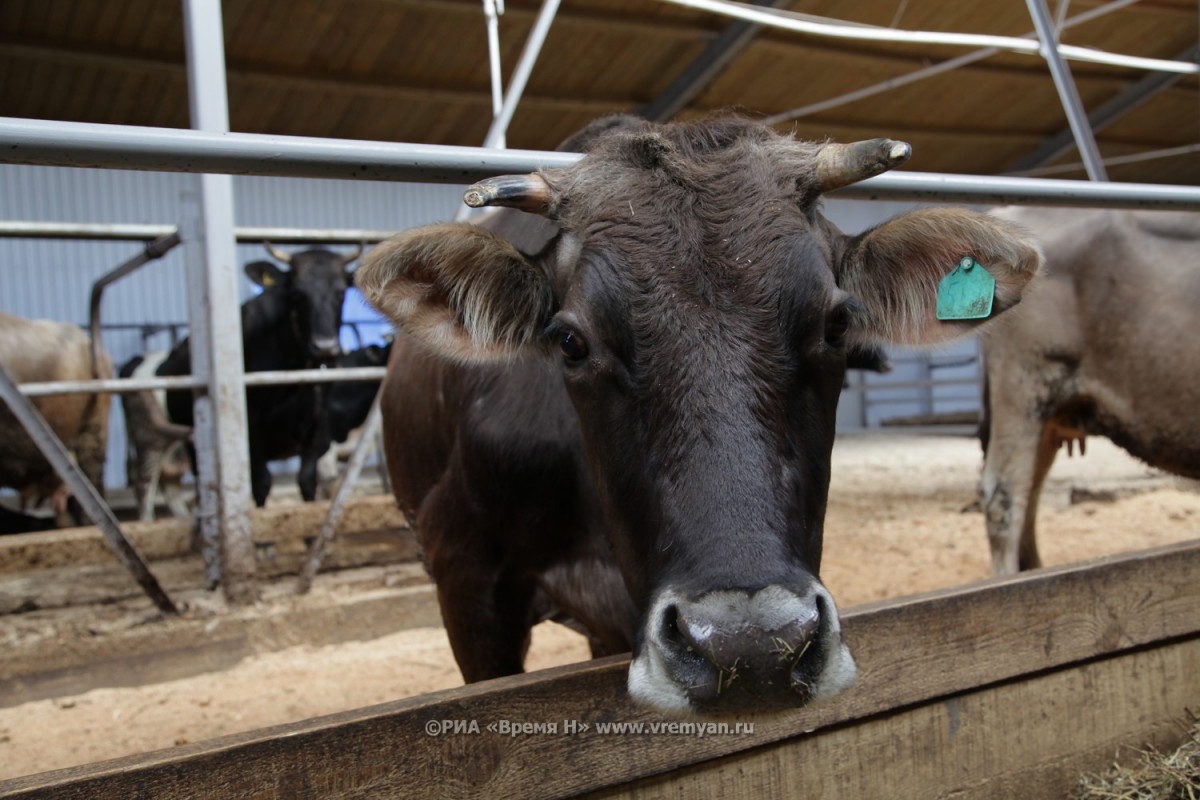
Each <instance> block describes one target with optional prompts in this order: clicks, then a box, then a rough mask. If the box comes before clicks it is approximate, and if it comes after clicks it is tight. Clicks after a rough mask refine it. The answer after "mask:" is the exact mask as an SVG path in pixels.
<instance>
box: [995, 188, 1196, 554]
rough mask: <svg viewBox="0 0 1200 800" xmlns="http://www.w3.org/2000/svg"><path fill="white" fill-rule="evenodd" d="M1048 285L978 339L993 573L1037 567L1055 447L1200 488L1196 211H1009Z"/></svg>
mask: <svg viewBox="0 0 1200 800" xmlns="http://www.w3.org/2000/svg"><path fill="white" fill-rule="evenodd" d="M993 214H994V215H995V216H996V218H998V219H1003V220H1005V221H1007V222H1014V223H1018V224H1020V225H1022V226H1024V227H1025V228H1027V229H1028V230H1030V231H1031V232H1033V233H1034V234H1036V235H1037V236H1038V238H1039V239H1040V240H1041V242H1042V246H1043V248H1044V250H1045V254H1046V269H1045V271H1044V277H1042V278H1040V279H1039V280H1038V281H1037V282H1036V283H1035V284H1033V285H1032V286H1031V287H1030V288H1029V291H1027V292H1026V293H1025V296H1024V299H1023V300H1022V302H1021V305H1020V306H1019V307H1018V308H1016V309H1015V310H1014V311H1013V312H1012V313H1010V314H1006V315H1005V316H1004V318H1003V319H1002V320H1000V321H998V322H997V323H996V324H995V325H994V326H992V327H991V328H989V329H988V330H987V331H986V332H985V333H984V335H983V337H982V341H983V353H984V364H985V370H986V376H985V377H986V384H985V385H986V389H985V404H984V409H985V419H984V420H983V425H982V426H981V433H982V435H983V443H984V453H985V456H984V467H983V476H982V479H981V481H980V502H981V504H982V506H983V510H984V513H985V515H986V518H987V533H988V540H989V542H990V545H991V551H992V567H993V570H994V571H995V572H996V574H1000V575H1008V574H1013V573H1016V572H1017V571H1019V570H1023V569H1032V568H1034V567H1038V566H1041V558H1040V557H1039V555H1038V549H1037V535H1036V531H1035V529H1034V525H1035V522H1036V517H1037V507H1038V498H1039V497H1040V495H1041V491H1042V484H1043V482H1044V481H1045V479H1046V475H1047V473H1049V471H1050V467H1051V466H1052V465H1053V463H1054V458H1055V455H1056V453H1057V452H1058V450H1059V448H1060V446H1062V445H1067V446H1068V448H1070V447H1073V444H1074V443H1075V442H1077V441H1078V442H1079V443H1080V445H1081V448H1082V443H1083V440H1084V439H1085V438H1086V437H1087V436H1089V435H1091V436H1107V437H1108V438H1109V439H1111V440H1112V441H1113V442H1114V443H1115V444H1117V445H1119V446H1120V447H1122V448H1124V449H1125V450H1127V451H1128V452H1129V453H1130V454H1131V455H1133V456H1136V457H1137V458H1140V459H1142V460H1143V461H1145V462H1146V463H1147V464H1149V465H1150V466H1152V467H1157V468H1159V469H1163V470H1167V471H1169V472H1174V473H1176V474H1178V475H1183V476H1186V477H1189V478H1200V382H1198V381H1197V377H1198V376H1200V345H1198V344H1197V340H1196V332H1197V320H1198V319H1200V315H1198V312H1197V309H1198V308H1200V214H1195V213H1188V212H1133V211H1115V210H1114V211H1107V210H1105V211H1101V210H1096V211H1083V210H1067V209H1049V208H1005V209H997V210H995V211H993Z"/></svg>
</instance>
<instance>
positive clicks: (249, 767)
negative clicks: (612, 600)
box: [0, 542, 1200, 800]
mask: <svg viewBox="0 0 1200 800" xmlns="http://www.w3.org/2000/svg"><path fill="white" fill-rule="evenodd" d="M1197 576H1200V542H1191V543H1186V544H1181V545H1173V546H1169V547H1164V548H1159V549H1156V550H1153V551H1146V552H1144V553H1140V554H1135V555H1132V556H1127V557H1123V558H1110V559H1103V560H1100V561H1097V562H1091V563H1090V564H1086V565H1075V566H1069V567H1061V568H1056V569H1048V570H1042V571H1039V572H1036V573H1034V574H1032V575H1030V576H1028V577H1019V578H1012V579H1004V580H994V581H987V582H983V583H981V584H977V585H974V586H968V587H963V588H960V589H954V590H947V591H941V592H935V593H931V594H929V595H925V596H922V597H918V598H913V599H908V600H902V601H894V602H887V603H880V604H875V605H872V606H869V607H864V608H862V609H857V610H855V611H854V612H852V613H849V614H847V615H845V626H846V638H847V640H848V641H849V643H850V645H851V649H852V651H853V652H854V653H855V656H856V658H857V659H858V661H859V665H860V670H861V674H860V678H859V681H858V683H857V685H856V686H855V687H854V688H852V689H851V690H850V691H848V692H847V693H845V694H844V695H842V696H841V697H839V698H836V699H834V700H832V701H830V702H828V703H825V704H823V705H817V706H813V707H810V708H806V709H801V710H798V711H795V712H788V713H779V714H772V715H759V716H755V717H749V716H747V717H745V718H742V719H738V720H734V721H735V722H736V721H741V722H753V723H754V730H753V733H751V734H746V733H742V734H740V735H725V736H704V737H702V738H700V737H697V736H686V735H678V733H674V734H672V733H670V732H667V733H661V732H660V733H658V734H645V735H637V736H635V735H612V734H611V733H605V732H603V731H601V729H600V727H599V726H600V725H601V724H602V723H612V722H641V723H656V722H657V723H662V722H664V721H665V720H664V719H663V718H661V717H659V716H657V715H654V714H651V713H648V712H646V711H644V710H642V709H639V708H637V707H634V706H633V705H632V704H631V703H630V701H629V700H628V697H627V695H626V693H625V688H624V684H625V671H626V667H627V661H626V660H625V659H624V658H623V657H616V658H611V659H603V660H599V661H595V662H591V663H588V664H584V665H578V666H574V667H564V668H560V669H556V670H548V671H546V672H543V673H539V674H536V675H521V676H514V677H511V678H505V679H501V680H498V681H492V682H489V683H484V684H476V685H474V686H469V687H463V688H460V689H454V690H450V691H447V692H439V693H434V694H430V695H426V696H423V697H419V698H412V699H408V700H402V701H397V702H395V703H389V704H384V705H380V706H375V707H372V708H369V709H360V710H357V711H353V712H347V713H344V714H338V715H333V716H329V717H324V718H320V719H314V720H307V721H305V722H301V723H296V724H293V725H287V726H282V727H278V728H273V729H267V730H263V731H257V732H253V733H249V734H243V735H239V736H231V737H227V738H223V739H218V740H214V741H212V742H207V743H199V744H195V745H188V746H184V747H181V748H177V749H174V750H169V751H160V752H158V753H153V754H147V755H144V756H140V757H134V758H128V759H121V760H117V761H111V762H106V763H104V764H98V765H92V766H88V767H82V768H77V769H71V770H64V771H61V772H57V773H46V774H45V775H41V776H32V777H28V778H22V779H18V780H16V781H12V782H10V783H8V784H0V798H2V797H55V798H84V797H87V798H110V797H111V798H118V797H120V798H126V797H155V798H164V800H165V799H166V798H174V797H194V796H198V795H201V796H203V795H213V796H238V797H245V798H271V797H291V796H298V795H304V796H311V797H333V798H337V797H388V796H393V795H405V796H420V797H480V796H497V797H498V796H523V797H531V798H533V797H562V796H569V795H575V794H579V793H583V792H587V791H594V790H597V789H602V788H605V787H609V786H615V785H621V784H624V783H628V782H630V781H632V780H636V779H639V778H643V777H647V776H651V775H657V774H660V773H663V772H667V771H669V770H672V769H678V768H680V767H685V766H688V765H692V764H696V763H699V762H702V761H706V760H710V759H713V758H719V757H723V756H727V755H729V754H731V753H735V752H739V751H744V750H749V749H751V748H755V747H760V746H763V745H768V744H771V743H774V742H777V741H781V740H784V739H789V738H792V737H796V736H800V735H802V734H805V733H806V732H808V731H813V730H818V729H824V728H829V727H831V726H834V725H838V724H843V723H847V722H851V721H854V720H862V719H868V718H871V717H873V716H876V715H879V714H885V713H888V712H890V711H892V710H893V709H900V708H904V707H906V706H911V705H914V704H925V703H929V702H931V701H933V700H936V699H938V698H946V697H952V696H954V695H958V694H960V693H962V692H966V691H972V690H975V689H976V688H978V687H980V686H988V685H991V684H995V683H999V682H1003V681H1009V680H1012V679H1014V678H1018V677H1020V676H1022V675H1033V674H1036V673H1039V672H1041V671H1044V670H1051V669H1057V668H1063V667H1067V666H1070V665H1074V664H1079V663H1082V662H1087V661H1090V660H1094V659H1096V658H1099V657H1103V656H1106V655H1109V654H1113V653H1120V652H1123V651H1127V650H1131V649H1135V648H1139V647H1142V646H1145V645H1149V644H1153V643H1155V642H1161V641H1165V640H1170V639H1172V638H1177V637H1183V638H1186V637H1195V636H1196V635H1197V634H1200V580H1197ZM444 720H448V721H451V723H452V724H458V725H459V732H458V733H454V732H453V730H451V731H447V732H445V735H438V736H430V735H428V733H427V729H426V726H427V725H431V724H436V725H437V726H438V727H437V728H436V729H437V731H438V732H439V733H442V729H441V727H440V726H441V723H440V722H439V721H444ZM506 722H510V723H511V722H517V723H542V724H543V725H551V724H554V725H556V726H557V731H556V732H550V731H548V730H547V731H545V732H542V733H530V734H528V735H517V736H512V735H506V734H505V733H504V728H503V725H504V723H506ZM472 723H474V725H476V726H478V732H475V730H474V729H473V728H472ZM489 725H492V726H493V728H494V730H493V731H489V730H488V727H487V726H489ZM583 725H586V726H587V728H586V730H584V729H583V728H582V726H583ZM463 726H465V731H464V728H463ZM567 728H570V730H569V731H568V730H567Z"/></svg>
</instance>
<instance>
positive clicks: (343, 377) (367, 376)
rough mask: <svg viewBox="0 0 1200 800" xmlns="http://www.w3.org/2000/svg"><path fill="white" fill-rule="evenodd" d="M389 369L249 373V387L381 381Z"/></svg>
mask: <svg viewBox="0 0 1200 800" xmlns="http://www.w3.org/2000/svg"><path fill="white" fill-rule="evenodd" d="M386 376H387V367H335V368H332V369H299V370H278V371H274V372H247V373H246V385H247V386H277V385H279V384H285V383H333V382H334V381H337V382H339V383H341V382H344V381H381V380H383V379H384V377H386Z"/></svg>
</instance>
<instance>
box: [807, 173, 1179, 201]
mask: <svg viewBox="0 0 1200 800" xmlns="http://www.w3.org/2000/svg"><path fill="white" fill-rule="evenodd" d="M829 196H830V197H838V198H846V199H853V200H883V199H888V200H917V201H922V202H927V203H974V204H986V205H1009V204H1024V205H1045V206H1074V207H1080V208H1140V209H1176V210H1187V211H1200V187H1196V186H1162V185H1158V184H1148V183H1109V182H1107V181H1067V180H1057V179H1049V178H1038V179H1033V178H1009V177H1003V176H990V177H980V176H977V175H952V174H948V173H936V172H889V173H884V174H883V175H878V176H876V177H874V178H871V179H870V180H865V181H862V182H861V183H856V184H852V185H850V186H847V187H845V188H843V189H838V190H837V191H836V192H831V193H830V195H829Z"/></svg>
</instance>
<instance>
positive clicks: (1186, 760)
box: [1072, 711, 1200, 800]
mask: <svg viewBox="0 0 1200 800" xmlns="http://www.w3.org/2000/svg"><path fill="white" fill-rule="evenodd" d="M1187 715H1188V718H1189V722H1188V723H1181V725H1182V727H1183V728H1184V730H1185V731H1186V734H1187V739H1186V740H1185V741H1184V743H1183V744H1182V745H1180V746H1179V749H1177V750H1175V751H1174V752H1172V753H1167V754H1163V753H1160V752H1158V751H1157V750H1156V749H1154V748H1153V747H1151V748H1148V749H1146V750H1141V751H1139V754H1140V758H1139V759H1138V763H1137V764H1135V765H1133V766H1132V767H1121V766H1119V765H1115V764H1114V765H1113V766H1112V767H1111V768H1109V770H1108V771H1107V772H1105V773H1104V774H1103V775H1085V776H1084V777H1083V778H1081V779H1080V781H1079V785H1078V786H1077V787H1076V789H1075V793H1074V794H1073V795H1072V798H1073V800H1200V717H1198V716H1197V715H1196V714H1194V713H1193V712H1191V711H1188V712H1187Z"/></svg>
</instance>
